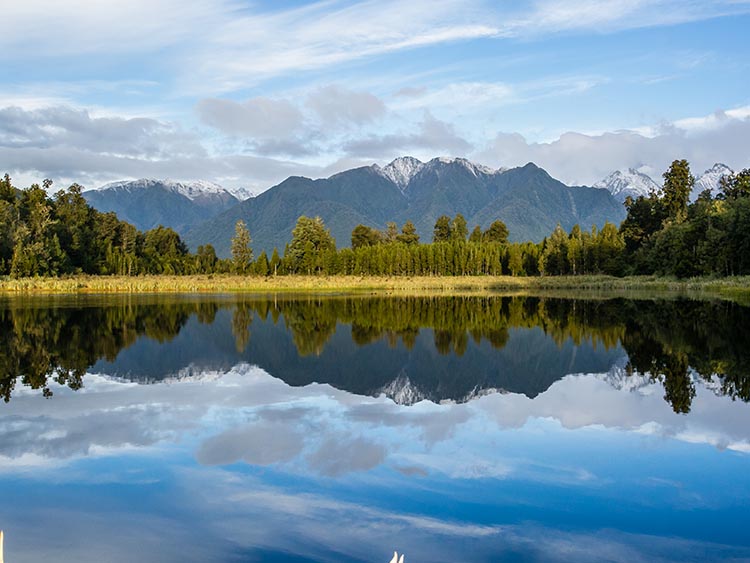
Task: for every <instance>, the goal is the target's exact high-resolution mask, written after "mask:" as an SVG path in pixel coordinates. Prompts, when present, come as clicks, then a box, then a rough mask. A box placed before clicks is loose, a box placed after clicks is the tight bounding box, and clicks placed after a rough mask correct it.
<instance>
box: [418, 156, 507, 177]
mask: <svg viewBox="0 0 750 563" xmlns="http://www.w3.org/2000/svg"><path fill="white" fill-rule="evenodd" d="M439 164H457V165H460V166H463V167H464V168H466V169H467V170H468V171H469V172H471V173H472V174H473V175H474V176H478V175H479V174H485V175H488V176H491V175H492V174H496V173H497V172H498V170H494V169H492V168H490V167H489V166H485V165H484V164H475V163H473V162H471V161H470V160H468V159H466V158H462V157H460V156H457V157H448V156H438V157H437V158H433V159H432V160H431V161H430V162H428V163H427V165H428V166H437V165H439Z"/></svg>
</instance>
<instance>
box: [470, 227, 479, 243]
mask: <svg viewBox="0 0 750 563" xmlns="http://www.w3.org/2000/svg"><path fill="white" fill-rule="evenodd" d="M469 242H473V243H475V244H478V243H480V242H482V227H480V226H479V225H477V226H476V227H474V230H472V231H471V234H470V235H469Z"/></svg>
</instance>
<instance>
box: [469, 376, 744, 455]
mask: <svg viewBox="0 0 750 563" xmlns="http://www.w3.org/2000/svg"><path fill="white" fill-rule="evenodd" d="M662 395H663V392H662V389H661V385H660V384H653V385H650V386H648V387H646V388H643V389H640V390H638V391H636V392H623V391H619V390H617V389H614V388H613V387H612V386H611V385H609V384H608V383H606V382H605V381H602V380H601V379H600V378H598V377H596V376H592V375H569V376H566V377H564V378H563V379H562V380H560V381H558V382H555V383H554V384H553V385H552V386H551V387H550V388H549V389H548V390H547V392H545V393H543V394H541V395H539V396H538V397H536V398H535V399H533V400H532V399H529V398H527V397H524V396H522V395H521V396H519V395H488V396H486V397H483V398H481V399H479V400H477V401H475V402H474V403H473V406H474V407H475V408H478V409H481V410H482V411H484V412H485V413H487V414H488V415H489V416H490V417H492V419H493V420H494V421H495V422H496V423H497V424H498V425H499V426H500V427H502V428H520V427H522V426H523V425H525V424H526V423H527V422H528V421H529V420H530V419H532V418H553V419H555V420H558V421H559V422H560V424H561V425H562V426H563V427H565V428H567V429H570V430H575V429H580V428H585V427H590V426H601V427H605V428H610V429H622V430H628V431H632V432H638V433H641V434H649V435H657V436H662V437H667V438H675V439H678V440H681V441H684V442H690V443H703V444H710V445H712V446H716V447H719V448H729V449H733V450H737V451H748V449H750V406H749V405H747V404H745V403H742V402H741V401H732V400H730V399H729V398H728V397H720V396H717V395H715V394H714V393H713V392H712V391H710V390H709V389H706V388H704V387H702V386H701V385H700V384H698V386H697V394H696V397H695V399H694V401H693V405H692V409H691V412H690V414H689V415H680V414H676V413H674V412H673V411H672V410H671V408H669V405H668V404H667V403H665V402H664V400H663V398H662Z"/></svg>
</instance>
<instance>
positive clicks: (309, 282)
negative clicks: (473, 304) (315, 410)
mask: <svg viewBox="0 0 750 563" xmlns="http://www.w3.org/2000/svg"><path fill="white" fill-rule="evenodd" d="M542 291H543V292H545V293H548V292H553V293H557V292H561V293H565V294H571V293H575V292H578V291H585V292H586V293H594V294H597V293H598V294H606V295H630V294H632V293H644V292H647V293H651V292H658V293H664V292H666V293H680V294H683V293H684V294H690V295H696V294H697V295H700V294H705V295H721V296H726V297H733V298H746V299H748V298H750V276H746V277H734V278H716V279H713V278H712V279H709V278H697V279H688V280H677V279H671V278H659V277H653V276H634V277H625V278H616V277H611V276H559V277H558V276H548V277H528V278H525V277H510V276H499V277H492V276H476V277H451V276H442V277H399V276H394V277H376V276H278V277H257V276H231V275H211V276H207V275H203V276H200V275H198V276H138V277H114V276H76V277H65V278H24V279H8V278H6V279H0V294H6V295H8V294H80V293H92V294H93V293H97V294H110V293H111V294H116V293H284V292H288V293H351V292H378V293H492V292H506V293H508V292H510V293H516V292H518V293H534V292H542Z"/></svg>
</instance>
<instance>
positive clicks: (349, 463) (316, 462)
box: [307, 437, 386, 477]
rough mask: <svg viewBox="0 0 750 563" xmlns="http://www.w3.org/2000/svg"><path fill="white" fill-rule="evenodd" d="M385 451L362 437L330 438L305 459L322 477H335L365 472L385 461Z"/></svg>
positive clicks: (380, 446)
mask: <svg viewBox="0 0 750 563" xmlns="http://www.w3.org/2000/svg"><path fill="white" fill-rule="evenodd" d="M385 457H386V449H385V448H384V447H383V446H382V445H380V444H376V443H375V442H372V441H369V440H366V439H364V438H362V437H356V438H352V439H350V438H346V437H341V438H337V437H330V438H327V439H325V440H324V441H323V443H322V444H321V445H320V447H319V448H318V449H317V450H316V451H315V452H313V453H312V454H310V455H309V456H308V457H307V462H308V463H309V464H310V466H312V467H313V468H315V469H316V470H318V471H319V472H320V473H322V474H323V475H330V476H331V477H336V476H338V475H342V474H344V473H349V472H353V471H367V470H368V469H372V468H373V467H377V466H378V465H380V464H381V463H383V461H385Z"/></svg>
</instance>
